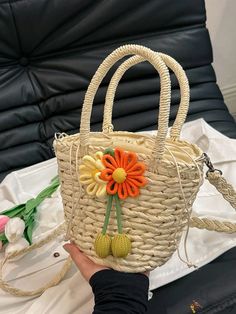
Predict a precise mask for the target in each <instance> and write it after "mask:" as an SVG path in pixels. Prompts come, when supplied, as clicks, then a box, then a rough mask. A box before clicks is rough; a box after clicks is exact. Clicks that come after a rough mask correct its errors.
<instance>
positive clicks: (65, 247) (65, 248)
mask: <svg viewBox="0 0 236 314" xmlns="http://www.w3.org/2000/svg"><path fill="white" fill-rule="evenodd" d="M63 249H64V250H65V251H66V252H68V253H69V250H68V248H67V245H66V244H64V245H63Z"/></svg>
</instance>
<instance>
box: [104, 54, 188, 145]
mask: <svg viewBox="0 0 236 314" xmlns="http://www.w3.org/2000/svg"><path fill="white" fill-rule="evenodd" d="M159 56H161V58H162V60H163V61H164V62H165V64H166V65H167V66H168V67H169V68H170V69H171V70H172V71H173V72H174V74H175V76H176V78H177V79H178V82H179V86H180V98H181V101H180V105H179V110H178V113H177V116H176V119H175V122H174V124H173V126H172V128H171V130H170V136H171V137H172V138H173V139H176V138H177V139H178V138H179V136H180V132H181V129H182V126H183V124H184V122H185V120H186V116H187V112H188V108H189V98H190V95H189V83H188V78H187V76H186V74H185V71H184V70H183V68H182V67H181V65H180V64H179V63H178V62H177V61H176V60H175V59H173V58H172V57H170V56H168V55H166V54H164V53H159ZM144 61H146V60H145V59H144V58H143V57H140V56H133V57H131V58H129V59H128V60H126V61H125V62H124V63H122V64H121V65H120V66H119V68H118V69H117V70H116V72H115V74H114V75H113V77H112V79H111V81H110V84H109V86H108V89H107V94H106V101H105V108H104V118H103V132H105V133H109V132H111V131H113V128H114V127H113V124H112V109H113V103H114V98H115V93H116V89H117V86H118V84H119V82H120V80H121V78H122V77H123V75H124V74H125V72H126V71H127V70H129V68H131V67H132V66H134V65H136V64H138V63H141V62H144Z"/></svg>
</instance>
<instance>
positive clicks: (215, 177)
mask: <svg viewBox="0 0 236 314" xmlns="http://www.w3.org/2000/svg"><path fill="white" fill-rule="evenodd" d="M206 179H207V180H208V181H209V182H210V183H211V184H212V185H214V186H215V188H216V189H217V190H218V191H219V192H220V193H221V194H222V196H223V197H224V199H225V200H226V201H228V202H229V203H230V204H231V206H232V207H233V208H235V209H236V192H235V190H234V188H233V186H232V185H231V184H229V183H228V182H227V181H226V180H225V178H224V177H222V175H221V173H220V172H219V171H217V170H216V171H208V173H207V176H206Z"/></svg>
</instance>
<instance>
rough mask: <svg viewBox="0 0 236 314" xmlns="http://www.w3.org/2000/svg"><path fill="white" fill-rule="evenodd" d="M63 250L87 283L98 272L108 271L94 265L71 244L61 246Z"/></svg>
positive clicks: (104, 267)
mask: <svg viewBox="0 0 236 314" xmlns="http://www.w3.org/2000/svg"><path fill="white" fill-rule="evenodd" d="M63 248H64V249H65V250H66V252H68V253H69V254H70V256H71V258H72V260H73V261H74V263H75V264H76V266H77V267H78V268H79V270H80V272H81V274H82V276H83V277H84V278H85V279H86V280H87V281H89V280H90V278H91V277H92V276H93V275H94V274H95V273H96V272H98V271H100V270H104V269H109V268H108V267H106V266H102V265H98V264H96V263H94V262H93V261H92V260H91V259H89V258H88V257H87V256H86V255H85V254H84V253H83V252H82V251H80V249H79V248H78V246H76V245H75V244H72V243H66V244H65V245H63Z"/></svg>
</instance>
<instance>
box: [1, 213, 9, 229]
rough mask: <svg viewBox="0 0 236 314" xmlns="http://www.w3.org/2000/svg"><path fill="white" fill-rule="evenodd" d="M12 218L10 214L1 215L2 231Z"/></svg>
mask: <svg viewBox="0 0 236 314" xmlns="http://www.w3.org/2000/svg"><path fill="white" fill-rule="evenodd" d="M9 219H10V218H9V217H8V216H4V215H0V233H3V232H4V230H5V225H6V224H7V222H8V220H9Z"/></svg>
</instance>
